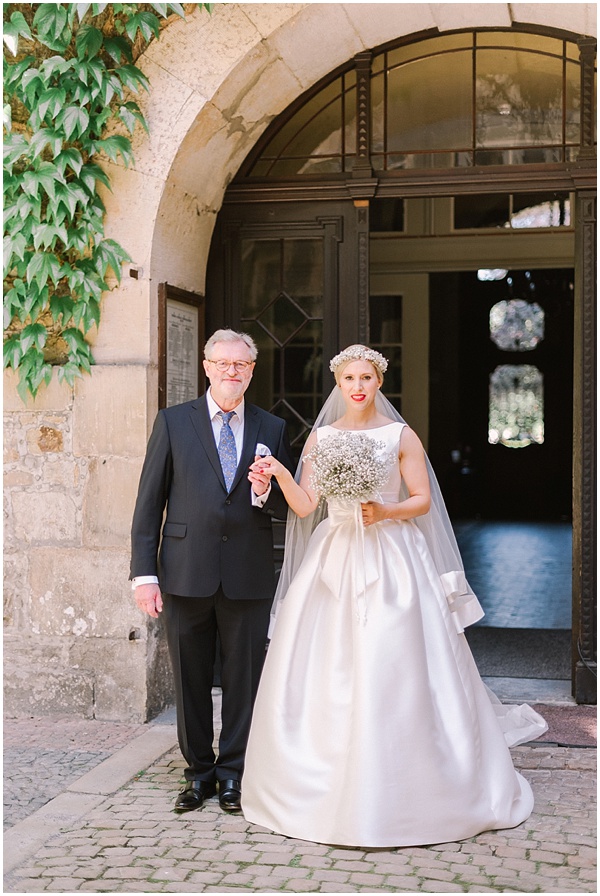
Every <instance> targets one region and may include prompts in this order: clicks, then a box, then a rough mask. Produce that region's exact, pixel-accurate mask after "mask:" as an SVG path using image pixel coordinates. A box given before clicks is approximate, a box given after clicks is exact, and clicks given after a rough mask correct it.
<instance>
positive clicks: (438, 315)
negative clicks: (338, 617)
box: [429, 269, 573, 679]
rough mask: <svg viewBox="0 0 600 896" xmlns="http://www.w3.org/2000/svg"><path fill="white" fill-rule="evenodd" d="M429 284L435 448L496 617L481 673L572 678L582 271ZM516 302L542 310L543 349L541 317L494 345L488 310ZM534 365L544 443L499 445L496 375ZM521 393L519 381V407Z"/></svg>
mask: <svg viewBox="0 0 600 896" xmlns="http://www.w3.org/2000/svg"><path fill="white" fill-rule="evenodd" d="M430 285H431V290H430V297H431V298H430V301H431V304H430V321H431V332H430V339H431V344H430V358H431V365H430V430H429V434H430V446H429V451H430V455H431V457H432V462H433V464H434V467H435V468H436V471H437V473H438V476H439V478H440V483H441V485H442V489H443V492H444V496H445V498H446V502H447V505H448V509H449V511H450V514H451V517H452V520H453V524H454V527H455V531H456V534H457V538H458V541H459V546H460V549H461V553H462V555H463V559H464V563H465V569H466V573H467V578H468V579H469V581H470V583H471V585H472V587H473V589H474V590H475V592H476V593H477V595H478V597H479V599H480V601H481V603H482V605H483V608H484V610H485V613H486V615H485V617H484V619H483V620H482V621H481V623H479V624H478V625H477V626H475V627H473V629H472V630H469V632H468V635H467V636H468V638H469V642H470V644H471V647H472V649H473V651H474V654H475V657H476V659H477V662H478V665H479V667H480V669H481V671H482V674H487V675H491V676H497V677H506V678H513V677H515V678H545V679H568V678H569V677H570V637H571V636H570V628H571V587H572V586H571V562H572V561H571V551H572V548H571V452H572V413H573V399H572V394H573V377H572V368H573V351H572V345H573V272H572V271H571V270H562V269H560V270H538V271H509V272H507V274H506V276H504V277H503V278H502V279H499V280H488V281H485V280H479V279H478V274H477V272H475V271H473V272H465V273H456V274H433V275H432V276H431V280H430ZM512 299H517V300H520V301H521V302H523V303H526V304H527V305H528V306H529V307H530V309H531V310H532V313H533V315H535V314H537V315H538V320H537V334H538V337H540V338H539V341H537V343H536V344H535V346H534V347H533V348H528V349H526V350H521V351H519V350H518V349H519V347H520V342H521V341H522V342H523V343H524V344H526V345H527V344H528V343H527V339H528V335H527V326H529V327H530V328H531V329H533V330H535V329H536V326H534V324H536V322H535V321H533V323H532V322H531V321H530V322H529V324H527V322H526V321H521V323H525V326H524V327H523V328H522V329H523V336H522V339H521V337H519V335H518V333H517V337H516V340H515V341H514V342H513V343H510V342H509V345H508V348H506V347H504V348H503V347H499V346H498V345H497V344H496V343H495V342H494V340H493V339H492V328H491V317H490V312H491V311H492V309H494V308H496V311H498V309H500V311H502V310H506V308H507V307H508V306H507V305H502V303H507V302H510V301H511V300H512ZM524 307H525V305H517V306H516V309H517V311H519V310H522V309H523V308H524ZM509 310H510V309H509ZM540 310H541V312H542V313H541V315H540ZM492 316H493V315H492ZM525 316H527V315H525ZM516 318H517V320H516V328H517V330H518V325H519V319H518V314H517V315H516ZM496 336H497V334H496ZM499 341H500V342H502V339H500V340H499ZM530 341H533V342H535V341H536V340H535V339H533V340H530ZM524 366H526V370H528V371H532V370H533V372H534V375H535V377H536V378H537V389H538V392H537V398H538V399H540V400H539V402H536V401H531V395H530V396H525V400H527V399H529V400H530V403H531V404H532V405H534V406H536V407H535V413H537V414H538V417H539V418H540V419H539V420H538V421H537V423H535V424H534V425H535V426H537V427H538V428H537V430H536V431H535V432H530V433H529V435H532V434H533V436H534V438H531V439H528V438H527V435H528V433H527V432H525V433H524V435H523V433H518V434H517V436H516V438H514V439H511V438H510V437H508V438H506V439H505V442H508V444H505V443H503V442H502V441H496V442H495V443H494V442H493V441H491V439H494V438H497V437H498V432H497V431H493V427H494V423H495V422H496V420H494V418H493V415H494V414H495V413H496V412H497V407H496V406H495V405H494V404H493V403H494V402H496V404H497V393H494V388H493V385H492V382H493V378H494V377H495V376H496V377H497V376H498V373H497V372H498V370H500V371H503V370H509V372H510V371H517V373H518V372H520V371H521V372H522V371H523V369H524ZM514 379H515V380H516V379H517V377H516V376H515V377H514ZM508 383H509V385H508V389H512V388H513V383H512V379H511V377H510V376H509V379H508ZM521 386H522V384H520V383H516V384H514V391H515V393H516V396H517V397H516V399H515V398H514V396H513V400H516V401H517V402H518V401H519V400H520V396H519V394H518V393H519V388H520V387H521ZM495 395H496V397H495ZM501 398H502V396H501ZM538 405H539V406H538ZM509 428H510V427H509V426H508V425H507V427H506V432H507V433H508V429H509ZM523 429H525V430H526V429H527V427H526V426H524V427H523ZM531 429H532V431H533V427H531ZM490 430H492V433H491V434H490ZM500 435H502V433H500ZM513 435H514V433H513ZM535 437H537V438H538V439H539V440H540V441H535ZM524 442H525V443H527V442H529V444H523V443H524ZM513 445H514V446H515V447H513Z"/></svg>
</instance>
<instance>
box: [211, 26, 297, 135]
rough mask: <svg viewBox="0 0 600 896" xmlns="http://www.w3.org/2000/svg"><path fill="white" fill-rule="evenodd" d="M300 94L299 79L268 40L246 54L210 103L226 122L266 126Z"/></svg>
mask: <svg viewBox="0 0 600 896" xmlns="http://www.w3.org/2000/svg"><path fill="white" fill-rule="evenodd" d="M297 95H298V81H297V80H296V78H295V77H294V75H293V74H292V73H291V72H290V70H289V68H288V67H287V66H286V65H284V63H283V62H282V61H281V59H280V58H279V57H278V56H277V55H276V54H275V51H274V50H273V49H271V48H270V47H269V44H268V42H267V43H261V44H259V45H258V46H256V47H253V48H252V50H251V51H250V52H249V53H248V54H247V56H245V57H244V59H242V61H241V62H240V63H239V64H238V65H237V66H236V67H235V69H234V70H233V71H232V72H231V74H230V75H229V77H228V78H227V80H226V81H224V82H223V84H222V85H221V87H220V88H219V90H218V91H217V92H216V93H215V95H214V96H213V98H212V100H211V102H212V104H213V105H214V106H216V108H217V109H220V110H221V111H222V113H223V117H224V118H225V119H227V121H230V122H234V121H237V122H239V123H240V124H241V123H242V122H245V123H246V127H248V126H249V125H250V126H253V125H255V124H256V123H257V122H262V128H263V129H264V128H265V127H266V126H267V125H268V124H269V123H270V122H271V121H272V119H273V118H274V117H275V115H277V114H278V113H279V112H280V111H282V110H283V109H285V108H286V106H288V105H289V103H291V102H292V100H294V99H295V98H296V97H297Z"/></svg>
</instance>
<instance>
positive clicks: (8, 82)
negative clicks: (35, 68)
mask: <svg viewBox="0 0 600 896" xmlns="http://www.w3.org/2000/svg"><path fill="white" fill-rule="evenodd" d="M35 61H36V58H35V56H26V57H25V59H22V60H21V61H20V62H17V63H15V65H5V67H4V89H5V90H6V91H7V92H10V91H11V89H12V88H13V87H15V86H16V85H17V84H19V83H20V81H21V78H22V77H23V75H24V74H25V72H27V71H29V69H30V68H31V66H32V65H33V63H34V62H35Z"/></svg>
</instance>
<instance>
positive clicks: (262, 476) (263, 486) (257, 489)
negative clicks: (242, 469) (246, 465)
mask: <svg viewBox="0 0 600 896" xmlns="http://www.w3.org/2000/svg"><path fill="white" fill-rule="evenodd" d="M263 460H264V458H262V457H259V456H258V455H256V457H255V458H254V463H253V464H252V466H251V467H250V472H249V473H248V479H249V480H250V482H251V483H252V491H253V492H254V494H255V495H256V496H257V497H258V498H259V497H260V496H261V495H264V493H265V492H266V491H267V489H268V488H269V486H270V484H271V476H272V474H271V473H270V472H267V471H266V470H265V469H264V468H263V466H262V465H261V461H263Z"/></svg>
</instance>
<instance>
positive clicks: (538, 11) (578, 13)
mask: <svg viewBox="0 0 600 896" xmlns="http://www.w3.org/2000/svg"><path fill="white" fill-rule="evenodd" d="M483 5H485V4H483ZM510 10H511V13H512V20H513V22H524V23H527V24H531V25H544V26H545V27H554V28H564V29H566V30H567V31H572V32H575V33H576V34H577V33H579V34H586V35H589V36H590V37H593V36H595V35H596V33H597V25H596V11H597V4H595V3H511V4H510Z"/></svg>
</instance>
